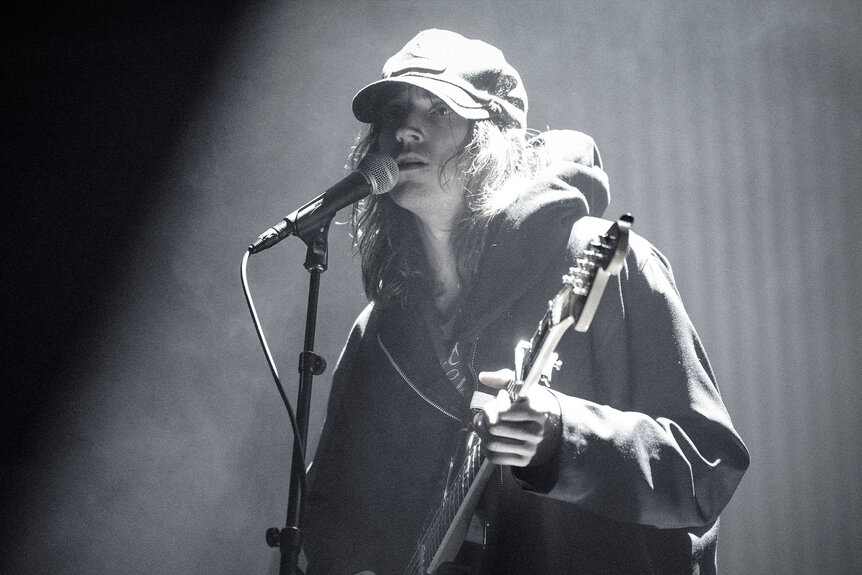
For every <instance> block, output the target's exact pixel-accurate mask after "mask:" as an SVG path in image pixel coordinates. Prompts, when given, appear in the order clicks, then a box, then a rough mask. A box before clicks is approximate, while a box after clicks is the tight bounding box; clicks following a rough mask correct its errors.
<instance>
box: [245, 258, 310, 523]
mask: <svg viewBox="0 0 862 575" xmlns="http://www.w3.org/2000/svg"><path fill="white" fill-rule="evenodd" d="M250 255H251V252H250V251H246V252H245V254H244V255H243V257H242V264H241V265H240V275H241V276H242V289H243V294H244V295H245V301H246V303H247V304H248V311H249V312H250V313H251V319H252V321H253V322H254V329H255V331H256V332H257V338H258V340H260V345H261V347H262V348H263V353H264V355H265V356H266V363H267V365H269V370H270V371H271V372H272V378H273V380H274V381H275V386H276V387H277V388H278V394H279V395H280V396H281V401H282V402H283V403H284V407H285V409H286V410H287V416H288V418H289V419H290V427H291V428H292V429H293V434H294V437H295V439H296V441H295V442H294V448H295V449H298V450H299V459H300V462H301V464H302V471H301V472H300V474H299V490H300V498H301V504H300V506H299V509H300V512H302V511H304V510H305V494H306V481H307V480H306V475H307V474H308V469H307V468H306V465H305V449H303V446H302V439H301V438H302V434H301V433H300V431H299V425H298V424H297V422H296V413H295V412H294V410H293V406H292V405H291V404H290V400H289V399H288V398H287V394H286V393H285V392H284V386H283V385H282V384H281V378H280V377H279V376H278V369H277V368H276V366H275V360H273V358H272V354H271V353H270V351H269V345H268V344H267V343H266V336H265V335H264V334H263V328H262V327H261V324H260V318H258V315H257V310H256V309H255V307H254V302H253V301H252V297H251V290H250V289H249V285H248V273H247V269H248V258H249V256H250ZM291 465H293V462H292V460H291Z"/></svg>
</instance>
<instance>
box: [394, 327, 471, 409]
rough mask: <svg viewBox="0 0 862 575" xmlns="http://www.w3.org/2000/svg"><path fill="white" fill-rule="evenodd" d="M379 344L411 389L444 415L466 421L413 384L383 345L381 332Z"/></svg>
mask: <svg viewBox="0 0 862 575" xmlns="http://www.w3.org/2000/svg"><path fill="white" fill-rule="evenodd" d="M377 344H378V345H379V346H380V349H382V350H383V353H384V354H386V359H388V360H389V363H390V364H392V367H394V368H395V371H397V372H398V375H400V376H401V379H403V380H404V381H405V382H406V383H407V385H409V386H410V389H412V390H413V391H415V392H416V394H417V395H418V396H419V397H421V398H422V399H424V400H425V402H426V403H427V404H428V405H430V406H432V407H434V408H435V409H436V410H437V411H439V412H440V413H442V414H443V415H447V416H449V417H451V418H452V419H454V420H455V421H457V422H458V423H464V421H462V420H461V419H460V418H458V417H456V416H454V415H452V414H451V413H449V412H448V411H446V410H445V409H444V408H443V407H441V406H440V405H438V404H436V403H434V402H433V401H431V400H430V399H428V396H426V395H425V394H424V393H422V392H421V391H420V390H419V388H418V387H416V386H415V385H414V384H413V382H412V381H410V378H409V377H407V374H406V373H404V370H402V369H401V367H400V366H399V365H398V364H397V363H395V359H393V357H392V355H391V354H390V353H389V350H388V349H386V346H385V345H383V340H382V339H381V338H380V334H379V333H378V334H377Z"/></svg>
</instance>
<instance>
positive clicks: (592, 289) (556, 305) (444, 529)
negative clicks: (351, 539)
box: [404, 214, 634, 575]
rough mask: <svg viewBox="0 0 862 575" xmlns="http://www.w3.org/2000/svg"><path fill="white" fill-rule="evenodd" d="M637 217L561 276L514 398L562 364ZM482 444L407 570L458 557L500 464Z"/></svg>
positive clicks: (424, 569) (473, 441)
mask: <svg viewBox="0 0 862 575" xmlns="http://www.w3.org/2000/svg"><path fill="white" fill-rule="evenodd" d="M633 221H634V219H633V218H632V217H631V216H630V215H628V214H626V215H624V216H622V217H621V218H620V219H619V220H617V222H616V223H615V224H613V225H612V226H611V227H610V228H609V229H608V230H607V232H605V233H604V234H603V235H601V236H599V237H598V238H596V239H595V240H593V241H592V242H590V244H589V246H588V247H587V248H586V249H585V250H584V251H583V253H582V254H581V257H579V258H578V259H577V260H576V262H575V265H574V266H573V267H571V268H570V269H569V273H568V274H567V275H565V276H563V288H562V289H561V290H560V291H559V293H557V295H556V296H555V297H554V299H552V300H551V301H550V302H549V303H548V310H547V311H546V312H545V315H544V317H542V320H541V321H540V322H539V327H538V328H537V330H536V332H535V333H534V334H533V337H532V338H531V339H530V341H529V342H527V341H522V342H520V343H519V344H518V345H517V346H516V348H515V381H513V382H512V383H511V384H509V386H508V387H507V392H508V393H509V397H510V398H511V400H512V401H513V402H515V401H521V400H522V399H523V398H524V397H526V395H527V393H528V392H529V390H530V389H531V388H532V387H533V386H534V385H537V384H547V383H548V382H549V381H550V377H551V373H552V371H553V369H554V368H555V367H556V368H558V367H559V364H558V360H557V354H556V353H555V351H554V350H555V349H556V347H557V344H558V343H559V342H560V339H562V337H563V335H564V334H565V333H566V331H567V330H568V329H569V327H574V329H575V330H576V331H580V332H585V331H587V330H588V329H589V327H590V323H591V322H592V320H593V317H594V316H595V313H596V310H597V309H598V306H599V302H600V301H601V298H602V294H603V293H604V290H605V287H606V286H607V283H608V280H609V279H610V277H611V276H613V275H617V274H618V273H619V271H620V269H621V268H622V266H623V263H624V262H625V258H626V255H627V253H628V234H629V229H630V228H631V225H632V223H633ZM481 396H485V399H482V397H481ZM491 397H492V396H488V395H486V394H481V395H480V396H478V397H477V396H476V395H474V400H473V402H472V403H471V407H474V408H481V405H482V404H483V403H484V401H486V400H487V399H490V398H491ZM480 443H481V442H480V440H479V437H478V436H477V435H476V433H475V432H470V437H469V439H468V442H467V450H466V457H465V460H464V463H463V465H462V466H461V468H460V470H459V471H458V473H457V475H456V478H455V479H454V480H453V481H451V482H450V483H449V486H448V487H447V489H446V493H445V494H444V495H443V498H442V501H441V503H440V505H439V506H438V508H437V510H436V512H435V513H434V515H433V516H432V517H431V518H430V520H429V521H428V526H427V527H426V529H425V531H424V533H423V535H422V537H421V538H420V540H419V544H418V546H417V548H416V552H415V553H414V554H413V557H412V559H411V561H410V563H409V564H408V565H407V568H406V569H405V570H404V575H428V574H432V575H433V574H434V573H435V572H436V571H437V569H438V568H439V567H440V566H441V565H443V564H445V563H451V562H453V561H454V560H455V557H456V555H457V554H458V552H459V550H460V549H461V546H462V544H463V542H464V539H465V537H466V536H467V532H468V529H469V526H470V521H471V519H472V517H473V514H474V512H475V510H476V506H477V504H478V502H479V498H480V497H481V495H482V491H483V490H484V488H485V485H487V483H488V480H489V479H490V478H491V476H492V475H493V474H494V470H495V468H496V467H497V466H496V465H492V464H490V463H488V462H487V461H484V460H483V458H482V456H481V453H480V448H481V445H480Z"/></svg>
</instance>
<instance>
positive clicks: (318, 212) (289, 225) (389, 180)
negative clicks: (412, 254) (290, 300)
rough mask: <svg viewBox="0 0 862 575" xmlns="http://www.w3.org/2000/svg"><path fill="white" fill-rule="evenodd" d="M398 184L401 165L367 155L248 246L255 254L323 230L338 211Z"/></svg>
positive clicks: (383, 158)
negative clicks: (349, 172)
mask: <svg viewBox="0 0 862 575" xmlns="http://www.w3.org/2000/svg"><path fill="white" fill-rule="evenodd" d="M397 183H398V164H397V163H396V162H395V160H394V159H393V158H392V157H390V156H385V155H382V154H368V155H367V156H365V157H364V158H362V161H361V162H359V166H357V168H356V171H354V172H353V173H351V174H350V175H349V176H347V177H346V178H344V179H343V180H341V181H340V182H338V183H337V184H335V185H334V186H332V187H331V188H329V189H328V190H326V191H325V192H323V193H322V194H320V195H319V196H317V197H316V198H314V199H313V200H311V201H310V202H308V203H307V204H305V205H304V206H302V207H301V208H299V209H298V210H296V211H295V212H293V213H292V214H289V215H287V216H285V217H284V219H283V220H282V221H280V222H278V223H277V224H275V225H274V226H272V227H271V228H269V229H268V230H266V231H265V232H263V233H262V234H260V237H258V238H257V239H256V240H255V241H254V243H252V244H251V245H250V246H249V247H248V251H249V252H250V253H253V254H256V253H258V252H260V251H263V250H265V249H267V248H271V247H272V246H274V245H275V244H277V243H278V242H280V241H281V240H283V239H284V238H286V237H287V236H290V235H295V236H299V237H303V236H304V235H305V234H307V233H309V232H315V231H319V230H321V229H323V227H324V226H326V225H327V224H328V223H329V221H330V220H331V219H332V217H333V216H334V215H335V212H337V211H338V210H340V209H341V208H344V207H346V206H349V205H350V204H352V203H354V202H358V201H359V200H361V199H362V198H364V197H367V196H369V195H371V194H386V193H388V192H390V191H391V190H392V188H394V187H395V184H397Z"/></svg>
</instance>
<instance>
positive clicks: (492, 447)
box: [473, 369, 561, 467]
mask: <svg viewBox="0 0 862 575" xmlns="http://www.w3.org/2000/svg"><path fill="white" fill-rule="evenodd" d="M514 379H515V372H513V371H512V370H511V369H501V370H499V371H493V372H488V371H485V372H482V373H480V374H479V381H480V382H482V384H483V385H486V386H488V387H492V388H495V389H500V393H498V394H497V397H495V398H494V399H492V400H490V401H488V403H486V404H485V405H484V407H483V408H482V411H480V412H479V413H477V414H476V416H475V418H474V419H473V424H474V426H475V430H476V433H477V434H478V435H479V437H480V438H481V440H482V452H483V454H484V455H485V457H486V459H487V460H488V461H490V462H491V463H494V464H497V465H510V466H513V467H526V466H527V465H541V464H542V463H545V462H546V461H548V459H550V457H551V456H552V455H553V454H554V453H555V452H556V450H557V447H558V446H559V444H560V440H561V431H560V404H559V402H558V401H557V398H556V397H555V396H554V394H553V393H551V391H550V390H549V389H548V388H547V387H544V386H542V385H535V386H533V387H532V388H531V389H530V390H529V391H528V392H527V394H526V396H524V397H523V398H521V399H520V400H518V401H514V402H513V401H512V399H511V397H510V394H509V393H508V392H507V391H506V388H507V386H509V385H511V384H512V383H513V381H514Z"/></svg>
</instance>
